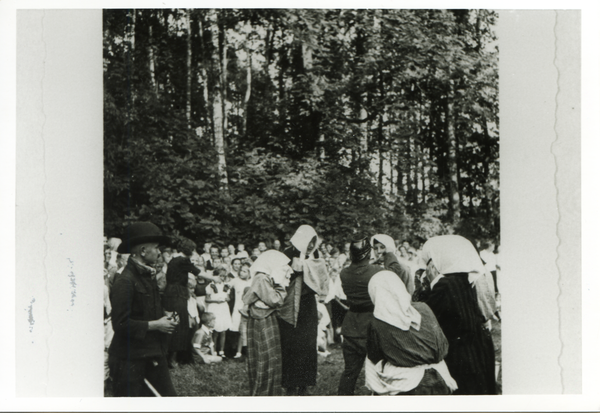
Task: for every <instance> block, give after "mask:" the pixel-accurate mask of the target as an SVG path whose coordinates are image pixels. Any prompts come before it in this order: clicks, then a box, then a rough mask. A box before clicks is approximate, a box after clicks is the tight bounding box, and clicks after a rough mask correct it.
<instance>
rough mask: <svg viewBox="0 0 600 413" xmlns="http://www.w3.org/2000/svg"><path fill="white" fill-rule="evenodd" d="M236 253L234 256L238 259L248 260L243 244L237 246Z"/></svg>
mask: <svg viewBox="0 0 600 413" xmlns="http://www.w3.org/2000/svg"><path fill="white" fill-rule="evenodd" d="M237 249H238V253H237V254H236V255H235V256H236V257H238V258H242V259H244V258H250V256H249V255H248V251H246V246H245V245H244V244H238V247H237Z"/></svg>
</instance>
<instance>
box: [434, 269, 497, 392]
mask: <svg viewBox="0 0 600 413" xmlns="http://www.w3.org/2000/svg"><path fill="white" fill-rule="evenodd" d="M425 303H426V304H427V305H428V306H429V307H430V308H431V310H432V311H433V313H434V314H435V316H436V317H437V320H438V323H439V324H440V327H441V328H442V331H443V332H444V335H445V336H446V338H447V339H448V344H449V348H448V355H447V356H446V358H445V361H446V364H447V365H448V370H449V371H450V374H451V375H452V377H453V378H454V380H456V383H457V384H458V390H457V391H456V392H455V393H454V394H496V380H495V375H494V364H495V363H494V344H493V342H492V338H491V335H490V334H489V332H488V331H487V330H485V329H484V327H483V323H484V318H483V315H482V314H481V310H480V309H479V306H478V305H477V296H476V292H475V289H474V288H473V287H472V286H471V284H470V283H469V278H468V274H466V273H457V274H447V275H445V276H444V277H442V278H441V279H440V280H439V281H438V282H437V283H436V284H435V285H434V286H433V289H432V290H431V291H430V292H429V294H428V295H427V296H426V298H425Z"/></svg>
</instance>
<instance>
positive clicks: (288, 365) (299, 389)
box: [279, 225, 328, 396]
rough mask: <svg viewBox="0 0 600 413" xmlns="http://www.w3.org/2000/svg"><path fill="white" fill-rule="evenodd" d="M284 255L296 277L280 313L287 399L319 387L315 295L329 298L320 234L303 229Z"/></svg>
mask: <svg viewBox="0 0 600 413" xmlns="http://www.w3.org/2000/svg"><path fill="white" fill-rule="evenodd" d="M290 243H291V244H292V246H291V247H289V248H287V249H286V250H285V251H284V252H283V253H284V254H285V255H286V256H287V257H288V258H289V259H290V260H292V264H291V266H292V269H293V270H294V273H293V275H292V278H291V283H290V285H289V287H288V288H287V296H286V298H285V302H284V304H283V307H282V308H281V309H280V310H279V317H280V319H279V330H280V333H281V354H282V362H283V363H282V365H283V368H282V380H281V385H282V386H283V387H284V388H285V389H286V393H287V394H288V395H298V396H303V395H306V391H307V387H308V386H314V385H316V384H317V334H318V325H319V315H318V312H317V301H316V297H315V295H316V294H319V296H321V295H322V296H323V298H324V296H325V295H326V294H327V288H328V286H327V283H328V277H327V269H326V264H325V261H324V260H318V258H319V255H318V254H319V253H318V252H317V251H316V250H317V232H316V231H315V230H314V229H313V228H312V227H311V226H309V225H301V226H300V227H299V228H298V230H297V231H296V233H295V234H294V236H293V237H292V238H291V239H290Z"/></svg>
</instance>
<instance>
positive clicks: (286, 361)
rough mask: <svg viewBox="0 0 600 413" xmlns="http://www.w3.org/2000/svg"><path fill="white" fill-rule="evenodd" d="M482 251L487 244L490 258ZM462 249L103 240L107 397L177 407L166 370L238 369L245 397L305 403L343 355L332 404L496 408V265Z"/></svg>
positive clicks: (141, 233) (154, 230)
mask: <svg viewBox="0 0 600 413" xmlns="http://www.w3.org/2000/svg"><path fill="white" fill-rule="evenodd" d="M489 245H491V244H489ZM489 245H484V248H483V249H482V253H481V255H480V254H479V253H478V252H477V250H476V249H475V247H474V246H473V244H472V243H471V242H470V241H468V240H467V239H465V238H463V237H460V236H458V235H445V236H438V237H433V238H431V239H429V240H427V241H426V242H425V243H424V244H421V243H418V244H416V245H411V243H409V242H408V241H401V240H394V239H393V238H392V237H390V236H388V235H385V234H376V235H373V236H366V234H357V235H355V236H353V237H352V239H349V240H348V241H347V242H346V243H344V245H343V246H340V248H339V249H338V248H336V247H335V246H334V245H332V244H331V243H328V242H326V241H325V240H323V239H322V238H321V237H319V235H318V234H317V232H316V231H315V229H314V228H312V227H311V226H309V225H301V226H300V227H299V228H298V229H297V231H296V232H295V234H294V235H293V236H292V237H291V238H290V239H289V241H287V242H284V243H282V242H280V241H279V240H274V241H262V242H259V243H258V244H257V247H256V248H253V249H251V250H250V252H248V251H247V250H246V248H245V245H244V244H237V245H235V244H223V245H222V244H218V243H214V242H205V243H203V244H202V246H203V248H202V250H199V249H198V248H197V244H196V243H195V242H193V241H192V240H189V239H187V238H180V239H178V241H176V242H173V240H172V239H170V238H168V237H166V236H164V235H163V234H162V232H161V231H160V229H159V228H158V227H156V226H155V225H154V224H152V223H149V222H138V223H134V224H131V225H130V226H129V227H128V228H127V229H126V231H125V235H124V236H123V237H122V240H121V239H120V238H110V239H105V269H104V277H105V287H104V288H105V290H104V297H105V299H104V310H105V311H104V324H105V385H106V386H111V387H110V388H111V391H112V394H113V395H114V396H152V395H154V396H159V395H160V396H175V395H177V392H176V389H175V388H174V386H173V383H172V381H171V378H170V370H171V369H177V368H179V366H180V365H181V364H195V363H203V364H214V363H221V362H223V360H227V359H241V358H246V362H247V366H248V380H249V387H250V394H251V395H257V396H266V395H284V394H285V395H297V396H301V395H306V394H307V391H308V388H309V387H311V386H315V385H316V380H317V364H318V357H319V356H322V357H327V356H328V355H329V354H330V353H329V350H328V348H329V346H330V345H332V344H333V343H335V342H339V343H341V346H342V351H343V356H344V369H343V371H340V382H339V387H338V394H339V395H352V394H354V389H355V387H356V383H357V380H358V377H359V375H360V372H361V371H362V369H363V367H364V368H365V377H366V383H365V384H366V386H367V387H368V388H369V389H370V390H371V391H372V392H373V394H495V393H496V378H495V372H494V370H495V361H494V346H493V343H492V340H491V335H490V331H489V330H490V328H491V319H492V318H496V319H498V320H499V317H500V314H499V312H498V311H497V310H498V309H497V299H498V298H499V294H498V288H497V284H496V282H497V276H496V270H497V268H498V267H497V263H496V261H495V258H496V257H495V255H494V253H493V251H492V249H491V248H488V246H489Z"/></svg>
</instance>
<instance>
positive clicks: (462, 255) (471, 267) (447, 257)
mask: <svg viewBox="0 0 600 413" xmlns="http://www.w3.org/2000/svg"><path fill="white" fill-rule="evenodd" d="M421 260H422V261H423V264H424V265H425V267H427V264H428V263H429V260H431V261H432V262H433V265H434V266H435V268H436V269H437V270H438V271H439V272H440V274H442V275H444V274H452V273H456V272H466V273H468V274H469V282H470V283H471V284H472V283H474V282H475V281H476V280H477V279H478V278H479V277H480V276H481V275H483V274H484V272H485V269H484V267H483V263H482V262H481V258H479V254H477V251H476V250H475V247H474V246H473V244H471V241H469V240H468V239H466V238H464V237H461V236H460V235H440V236H438V237H433V238H430V239H428V240H427V242H426V243H425V245H423V251H422V252H421Z"/></svg>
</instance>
